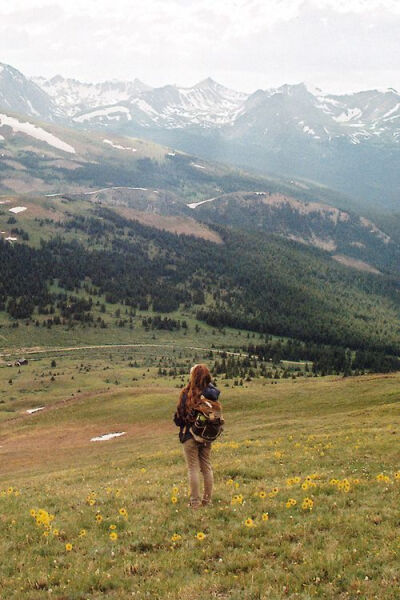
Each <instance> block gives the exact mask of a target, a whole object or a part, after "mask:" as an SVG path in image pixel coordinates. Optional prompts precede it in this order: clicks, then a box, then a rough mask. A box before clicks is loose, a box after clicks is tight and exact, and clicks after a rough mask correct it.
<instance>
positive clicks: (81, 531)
mask: <svg viewBox="0 0 400 600" xmlns="http://www.w3.org/2000/svg"><path fill="white" fill-rule="evenodd" d="M85 536H86V529H81V530H80V532H79V537H85Z"/></svg>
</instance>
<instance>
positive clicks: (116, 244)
mask: <svg viewBox="0 0 400 600" xmlns="http://www.w3.org/2000/svg"><path fill="white" fill-rule="evenodd" d="M58 230H59V235H57V236H55V237H52V238H51V239H49V240H48V241H42V242H41V244H40V245H39V247H38V248H32V247H29V246H28V245H26V244H16V245H10V244H8V243H6V242H1V243H0V256H1V260H0V270H1V288H0V299H1V307H2V308H3V309H5V310H7V311H8V313H9V314H10V315H11V316H12V317H13V318H15V319H25V320H27V322H28V323H31V324H32V325H33V324H34V323H35V321H37V320H38V316H37V315H38V314H47V315H49V314H50V315H51V318H50V322H51V325H55V326H57V325H64V326H65V325H68V324H71V323H73V322H78V323H79V322H81V323H82V322H85V323H87V324H89V326H101V319H100V320H98V322H97V323H96V322H94V319H93V314H92V308H93V305H94V303H95V302H96V296H97V297H105V299H106V301H107V302H109V303H116V302H122V303H124V304H125V305H126V306H128V307H130V308H131V309H132V310H133V311H135V310H148V309H149V308H150V309H152V310H153V311H154V312H156V313H170V312H173V311H179V310H180V309H181V308H182V307H185V308H186V309H190V310H191V311H192V313H193V314H194V315H197V317H198V318H199V319H201V320H204V321H205V322H207V323H209V324H211V325H213V326H215V327H224V326H227V325H229V326H233V327H239V328H243V329H248V330H253V331H258V332H260V333H263V334H266V335H269V334H274V335H279V336H288V337H292V338H296V339H298V340H303V341H305V342H307V343H317V344H325V345H331V346H341V347H348V348H350V349H353V350H356V349H363V350H373V351H375V352H380V353H386V354H390V355H396V354H398V353H399V350H400V347H399V312H400V301H399V286H398V282H396V281H395V280H391V279H390V278H388V277H386V278H384V277H382V276H376V275H373V274H366V273H361V272H360V273H358V274H357V275H356V276H355V272H354V271H352V270H348V269H346V268H345V267H342V266H341V265H336V264H335V263H333V262H332V261H331V260H329V259H328V258H327V257H326V254H325V253H324V252H323V251H320V250H318V249H312V248H306V247H304V246H301V245H299V244H297V243H296V242H290V241H287V240H283V239H280V238H277V237H275V236H273V235H268V236H266V235H265V234H254V233H252V234H248V233H245V232H241V233H239V232H237V231H233V230H229V229H225V228H224V227H221V226H218V227H217V232H218V234H219V236H220V238H221V240H222V244H221V243H219V244H216V243H213V242H209V241H206V240H203V239H196V238H194V237H193V236H186V235H174V234H171V233H169V232H166V231H162V230H158V229H154V228H152V227H147V226H144V225H142V224H140V223H138V222H137V221H132V220H129V219H126V218H124V217H122V216H121V215H118V214H117V213H116V212H114V211H113V210H111V209H109V208H105V207H101V206H100V207H97V208H96V209H95V210H94V212H93V213H92V214H91V215H90V216H89V215H88V216H81V217H79V218H78V217H70V218H69V219H66V220H65V222H63V223H62V224H59V226H58ZM71 233H73V234H74V238H73V239H71V235H70V234H71ZM78 238H79V239H78ZM100 240H102V243H101V244H100V243H99V242H100ZM54 282H57V285H58V290H59V291H58V292H54V291H51V288H50V287H49V284H50V283H54ZM82 292H83V294H84V297H85V298H86V300H82V297H80V299H78V297H77V294H80V295H81V294H82ZM39 321H40V317H39ZM47 321H48V317H47Z"/></svg>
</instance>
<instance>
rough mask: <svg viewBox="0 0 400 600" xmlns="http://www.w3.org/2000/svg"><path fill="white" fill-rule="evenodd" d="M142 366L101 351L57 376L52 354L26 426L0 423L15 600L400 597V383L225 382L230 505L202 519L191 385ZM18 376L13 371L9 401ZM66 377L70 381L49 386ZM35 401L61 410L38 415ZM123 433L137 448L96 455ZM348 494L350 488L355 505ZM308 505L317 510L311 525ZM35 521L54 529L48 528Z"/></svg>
mask: <svg viewBox="0 0 400 600" xmlns="http://www.w3.org/2000/svg"><path fill="white" fill-rule="evenodd" d="M141 352H142V354H141V355H140V357H139V358H140V361H141V363H140V366H139V367H137V368H132V367H129V366H128V365H127V363H128V357H127V354H128V351H126V350H119V351H117V350H115V351H113V352H112V361H111V360H110V359H109V356H108V355H105V354H104V352H103V351H101V350H96V351H95V350H93V351H92V352H90V353H86V356H85V357H84V356H83V355H82V354H80V355H79V354H78V355H75V354H73V353H71V354H65V355H63V356H60V357H58V358H57V367H56V369H50V368H49V361H50V355H49V356H46V357H42V358H40V359H38V360H37V361H34V362H32V363H30V364H29V365H28V367H26V370H23V369H22V368H21V373H20V374H19V375H18V377H19V378H20V379H19V380H18V383H17V382H16V383H15V384H13V386H14V385H15V386H16V388H17V386H19V387H18V391H16V392H15V400H14V406H15V408H16V413H15V415H14V417H17V418H16V419H14V420H9V419H8V420H7V421H3V422H2V423H0V446H1V447H0V457H1V461H2V472H1V474H0V490H2V493H0V522H1V524H2V525H1V526H2V536H1V542H0V545H1V555H2V557H7V560H4V559H3V560H2V561H1V566H0V585H1V590H2V592H1V597H4V598H7V599H9V598H10V599H12V600H13V599H16V600H36V599H42V598H47V597H53V598H57V599H59V600H61V599H64V600H67V599H68V600H77V599H79V600H84V599H87V598H90V599H91V600H92V599H98V598H103V597H104V596H105V595H106V596H107V598H111V599H112V598H122V599H125V598H132V597H134V598H170V599H175V598H176V599H178V598H180V599H183V600H185V599H187V600H189V599H192V598H195V599H196V600H203V599H204V600H205V599H206V598H207V599H208V598H210V597H211V598H229V599H231V598H233V599H238V600H239V599H240V600H241V599H242V598H244V599H249V600H250V599H254V600H255V599H261V598H262V599H267V598H268V599H274V600H275V599H283V598H293V599H294V598H301V599H304V600H306V599H309V598H313V597H317V598H323V599H324V600H325V599H332V600H336V599H345V598H346V599H347V598H363V599H368V600H369V599H372V598H379V599H393V600H394V599H396V598H398V593H399V575H398V562H399V553H400V537H399V529H398V506H399V500H400V481H399V480H398V479H396V476H395V473H397V472H399V470H400V462H399V452H398V440H397V438H398V436H399V435H400V374H393V375H386V376H382V375H366V376H363V377H357V378H347V379H342V378H338V377H327V378H309V379H304V378H302V379H301V380H295V381H292V380H285V381H283V380H281V381H279V382H278V383H277V384H270V383H268V382H267V381H264V380H261V379H259V380H254V381H253V382H249V383H248V384H246V385H247V387H246V388H237V387H232V381H225V380H221V381H220V382H219V385H220V388H221V390H222V394H223V396H222V398H223V405H224V412H225V417H226V432H225V434H224V436H223V437H222V438H221V441H220V442H218V443H216V444H214V449H213V466H214V471H215V497H214V505H213V507H211V508H208V509H203V510H199V511H196V512H192V511H191V510H190V509H188V507H187V501H188V499H187V484H186V470H185V465H184V460H183V455H182V448H181V447H180V445H179V442H178V440H177V430H176V428H175V427H174V426H173V424H172V423H171V415H172V412H173V410H174V406H175V403H176V399H177V394H178V389H177V387H179V386H180V385H181V384H182V380H181V378H179V377H177V378H172V377H163V378H160V377H157V375H156V369H155V367H154V366H149V367H147V368H146V366H145V365H146V364H147V363H148V364H149V365H150V364H151V363H152V362H153V365H154V361H155V358H156V355H155V354H151V353H150V352H148V351H144V350H142V351H141ZM158 357H160V355H158ZM172 358H173V356H172V354H171V355H167V354H166V355H165V357H164V360H165V363H166V364H167V363H168V361H170V360H171V359H172ZM191 358H192V357H191V356H190V354H188V355H184V356H182V363H184V362H185V361H188V363H190V360H191ZM81 364H83V367H81ZM106 367H108V368H107V369H106V370H104V369H105V368H106ZM147 369H149V370H147ZM11 370H14V368H13V369H7V368H6V367H5V368H3V369H0V385H1V386H2V387H3V388H4V387H5V386H6V385H8V383H7V379H6V378H7V376H8V373H9V372H10V371H11ZM49 370H52V371H59V372H60V373H63V375H61V374H60V375H56V378H55V381H54V382H52V383H51V384H50V383H49V382H48V379H49V377H48V374H47V373H48V371H49ZM42 372H45V373H46V374H45V376H44V377H43V378H41V377H40V375H41V373H42ZM143 373H144V377H143ZM72 374H74V377H75V379H74V380H71V377H72ZM132 374H133V375H132ZM132 377H135V378H137V380H135V381H132ZM106 378H107V379H108V380H109V381H110V382H112V381H114V382H115V380H118V382H119V383H118V384H115V383H107V382H106V381H105V379H106ZM78 385H79V389H80V390H81V391H80V392H78V391H77V389H76V388H77V387H78ZM36 386H37V389H36V391H34V389H35V387H36ZM39 386H42V388H41V389H39ZM226 386H228V387H226ZM16 388H15V389H16ZM72 393H74V394H75V395H74V396H71V394H72ZM33 400H34V403H37V405H39V403H42V404H43V405H45V406H46V407H48V408H47V410H45V411H43V412H42V413H37V414H36V415H30V416H29V415H26V414H24V410H25V407H26V406H28V404H29V403H30V406H31V405H32V402H33ZM0 407H1V405H0ZM112 431H126V435H125V436H123V437H120V438H118V439H114V440H110V441H108V442H98V443H93V442H90V438H91V437H93V436H94V435H99V434H103V433H107V432H112ZM381 473H383V474H384V478H383V480H382V481H379V480H377V476H378V475H379V474H381ZM308 476H309V477H310V478H311V482H312V484H311V486H310V487H307V489H303V488H302V487H301V485H302V484H303V483H304V482H306V484H307V485H309V484H308V481H307V477H308ZM295 477H298V478H299V480H296V483H293V482H291V481H289V484H288V482H287V480H288V479H290V478H295ZM385 477H388V478H389V479H388V480H385ZM398 477H399V476H398ZM332 479H334V480H337V482H339V481H340V482H343V480H345V479H347V480H348V482H349V489H348V491H345V489H347V487H346V485H345V484H340V485H339V484H338V483H334V482H332V481H331V480H332ZM343 485H344V487H345V489H340V487H341V486H342V487H343ZM175 486H176V487H177V488H178V492H176V491H173V488H174V487H175ZM11 488H12V491H11ZM274 488H277V490H278V491H277V492H276V493H271V492H272V490H273V489H274ZM16 490H17V493H16ZM260 492H261V495H260ZM264 492H265V495H266V496H265V498H264V497H263V496H264ZM239 494H240V495H241V496H242V498H243V501H242V503H240V502H239V503H238V502H236V503H233V504H232V498H233V497H234V496H236V495H239ZM172 496H176V497H177V499H178V500H177V503H176V504H174V503H173V502H172V501H171V498H172ZM306 497H307V498H311V499H312V501H313V508H312V510H311V511H309V510H303V509H302V502H303V500H304V498H306ZM289 498H293V499H295V500H296V502H297V504H296V505H295V506H292V507H291V508H287V507H286V503H287V501H288V499H289ZM91 499H93V500H95V502H94V503H92V504H93V505H90V504H91ZM121 508H125V509H126V510H127V513H128V516H127V517H124V516H122V515H121V514H120V513H119V509H121ZM31 509H34V510H36V511H38V510H39V509H43V510H45V511H48V513H50V514H53V515H54V520H53V521H52V522H51V523H50V526H49V527H48V528H45V527H44V526H43V525H37V524H36V522H35V519H34V518H33V517H32V516H31V515H30V510H31ZM264 513H268V517H269V518H268V520H265V521H264V520H263V519H262V515H263V514H264ZM97 514H100V515H101V516H102V517H103V520H102V522H101V523H97V522H96V515H97ZM246 519H252V520H253V523H254V524H255V526H254V527H246V525H245V521H246ZM110 525H115V526H116V529H115V532H116V533H117V535H118V538H117V539H116V540H115V541H112V540H111V539H110V537H109V536H110V532H111V531H113V530H110ZM81 530H85V535H84V536H83V537H80V535H79V534H80V532H81ZM45 532H48V534H49V535H48V536H45V535H44V533H45ZM198 532H203V533H204V534H205V538H204V540H202V541H201V540H198V539H197V538H196V534H197V533H198ZM174 534H178V535H179V536H181V537H180V539H178V540H176V541H171V538H172V536H173V535H174ZM66 544H72V550H71V551H70V552H68V551H67V550H66ZM50 590H51V591H50Z"/></svg>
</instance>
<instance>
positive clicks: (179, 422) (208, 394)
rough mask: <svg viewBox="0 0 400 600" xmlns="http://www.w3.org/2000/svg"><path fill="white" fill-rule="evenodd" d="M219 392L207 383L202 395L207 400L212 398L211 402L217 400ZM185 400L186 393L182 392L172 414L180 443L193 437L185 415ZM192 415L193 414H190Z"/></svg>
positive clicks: (190, 422) (189, 422)
mask: <svg viewBox="0 0 400 600" xmlns="http://www.w3.org/2000/svg"><path fill="white" fill-rule="evenodd" d="M220 393H221V392H220V391H219V389H218V388H216V387H215V385H213V384H212V383H209V384H208V386H207V387H206V388H204V390H203V393H202V395H203V396H204V398H206V399H207V400H212V401H213V402H216V401H217V400H218V397H219V395H220ZM186 401H187V396H186V394H184V396H183V398H182V402H181V403H180V406H179V407H178V409H177V411H176V412H175V414H174V423H175V425H176V426H177V427H179V428H180V431H179V440H180V442H181V443H182V444H184V443H185V442H186V440H189V439H190V438H192V437H193V436H192V434H191V433H190V426H191V424H192V421H191V420H190V419H188V417H187V415H186ZM192 416H193V417H194V415H192Z"/></svg>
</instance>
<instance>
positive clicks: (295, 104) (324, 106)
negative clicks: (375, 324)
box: [0, 65, 400, 212]
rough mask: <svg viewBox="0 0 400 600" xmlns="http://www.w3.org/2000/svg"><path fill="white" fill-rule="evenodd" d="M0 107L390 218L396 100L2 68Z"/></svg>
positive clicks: (399, 134)
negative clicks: (139, 141)
mask: <svg viewBox="0 0 400 600" xmlns="http://www.w3.org/2000/svg"><path fill="white" fill-rule="evenodd" d="M1 69H2V70H1V73H0V105H2V106H4V107H7V108H8V109H9V110H12V111H15V112H19V113H23V114H27V115H30V116H33V117H38V118H41V119H43V120H46V121H50V122H54V121H58V122H62V123H64V124H68V125H69V126H73V127H77V128H84V129H103V130H108V131H113V132H115V133H118V134H122V135H130V136H132V135H133V136H138V137H145V138H147V139H151V140H154V141H157V142H159V143H162V144H166V145H169V146H172V147H176V148H179V149H181V150H184V151H186V152H190V153H192V154H197V155H199V156H203V157H205V158H207V159H211V160H219V161H221V162H228V163H231V164H235V165H238V166H242V167H246V168H251V169H253V170H257V171H258V172H260V173H264V174H277V175H284V176H289V177H290V176H293V177H301V178H305V179H309V180H312V181H316V182H320V183H323V184H325V185H328V186H330V187H332V188H334V189H337V190H339V191H341V192H344V193H345V194H348V195H350V196H352V197H353V198H355V199H356V200H357V201H358V202H359V203H360V206H364V207H367V209H368V210H370V211H372V212H373V211H375V210H376V209H377V210H378V211H379V210H381V209H385V210H386V209H389V210H392V209H395V210H396V209H398V197H399V190H400V170H399V169H398V164H399V159H400V143H399V142H400V94H399V93H398V92H397V91H396V90H394V89H388V90H386V91H379V90H368V91H364V92H358V93H354V94H342V95H333V94H323V93H322V92H321V91H320V90H311V89H309V88H308V87H307V86H306V85H305V84H303V83H301V84H297V85H283V86H281V87H279V88H276V89H270V90H257V91H255V92H254V93H253V94H244V93H242V92H237V91H234V90H230V89H228V88H226V87H224V86H222V85H220V84H218V83H217V82H215V81H213V80H212V79H210V78H209V79H206V80H204V81H201V82H199V83H198V84H196V85H194V86H193V87H191V88H183V87H179V86H175V85H167V86H163V87H160V88H151V87H149V86H147V85H146V84H144V83H142V82H141V81H139V80H137V79H136V80H133V81H132V82H120V81H107V82H103V83H97V84H90V83H82V82H79V81H77V80H74V79H64V78H63V77H61V76H56V77H53V78H52V79H49V80H47V79H45V78H42V77H39V78H36V79H35V80H28V79H27V78H25V77H24V76H23V75H22V74H21V73H19V72H18V71H17V70H16V69H13V68H12V67H9V66H6V65H2V67H1Z"/></svg>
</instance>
